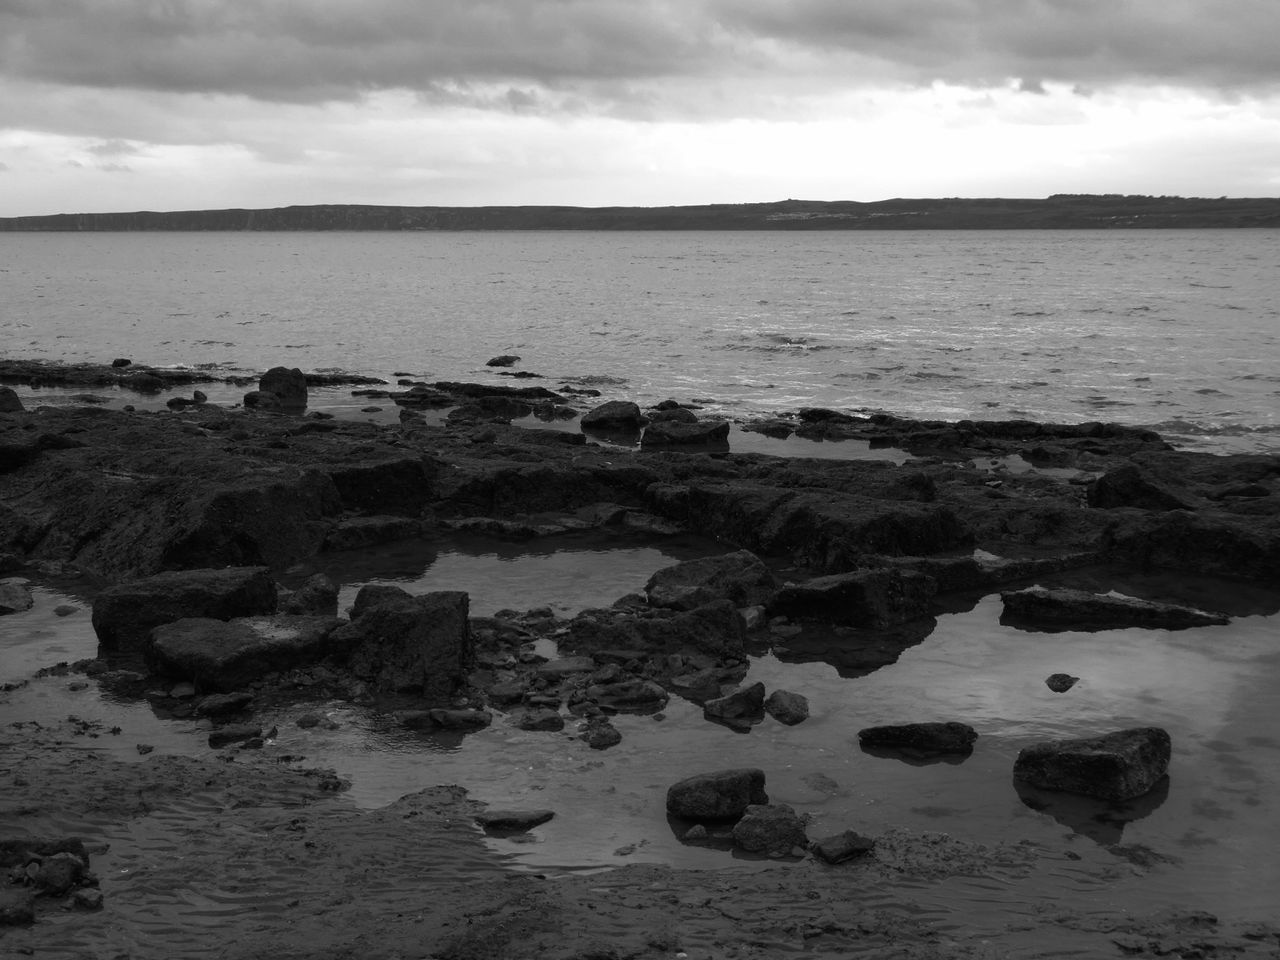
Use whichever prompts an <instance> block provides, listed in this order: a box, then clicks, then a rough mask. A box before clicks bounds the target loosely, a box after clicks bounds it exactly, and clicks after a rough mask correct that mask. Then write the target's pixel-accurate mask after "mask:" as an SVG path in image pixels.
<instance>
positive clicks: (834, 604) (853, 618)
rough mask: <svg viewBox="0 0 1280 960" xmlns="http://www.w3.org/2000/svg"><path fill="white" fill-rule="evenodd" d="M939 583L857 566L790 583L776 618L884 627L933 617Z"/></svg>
mask: <svg viewBox="0 0 1280 960" xmlns="http://www.w3.org/2000/svg"><path fill="white" fill-rule="evenodd" d="M937 591H938V584H937V581H936V580H934V579H933V577H930V576H927V575H926V574H922V573H916V572H913V571H910V570H857V571H854V572H852V573H837V574H832V575H830V576H825V577H815V578H814V579H812V580H808V581H806V582H804V583H797V584H787V585H786V586H784V587H783V588H782V589H781V590H779V591H778V593H777V595H776V596H775V597H774V598H773V600H772V602H771V603H770V604H769V615H770V616H775V617H776V616H785V617H790V618H792V619H798V620H822V621H826V622H830V623H837V624H842V625H846V626H853V627H871V628H882V627H890V626H895V625H897V624H900V623H906V622H908V621H910V620H916V619H921V618H924V617H928V616H929V615H930V613H931V610H930V604H931V602H932V600H933V597H934V594H936V593H937Z"/></svg>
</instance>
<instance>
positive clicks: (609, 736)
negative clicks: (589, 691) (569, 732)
mask: <svg viewBox="0 0 1280 960" xmlns="http://www.w3.org/2000/svg"><path fill="white" fill-rule="evenodd" d="M581 739H582V741H583V742H584V743H586V745H587V746H588V747H590V748H591V749H592V750H608V749H609V748H610V747H616V746H617V745H618V744H620V743H621V742H622V734H621V733H619V732H618V729H617V727H615V726H614V725H613V724H612V723H610V722H609V719H608V717H592V718H591V719H590V720H588V721H587V723H586V725H585V727H584V729H583V731H582V734H581Z"/></svg>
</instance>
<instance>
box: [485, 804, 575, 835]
mask: <svg viewBox="0 0 1280 960" xmlns="http://www.w3.org/2000/svg"><path fill="white" fill-rule="evenodd" d="M555 815H556V814H555V811H554V810H486V811H485V812H484V813H477V814H476V823H478V824H480V826H481V827H483V828H484V829H485V830H486V831H493V832H495V833H524V832H525V831H526V830H532V829H533V828H534V827H538V826H541V825H542V824H544V823H546V822H547V821H548V820H550V819H552V818H553V817H554V816H555Z"/></svg>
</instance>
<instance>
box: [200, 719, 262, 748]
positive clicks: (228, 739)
mask: <svg viewBox="0 0 1280 960" xmlns="http://www.w3.org/2000/svg"><path fill="white" fill-rule="evenodd" d="M261 736H262V728H261V727H254V726H250V725H248V724H234V725H232V726H227V727H218V728H217V729H216V730H214V731H213V732H212V733H210V734H209V746H211V747H213V748H214V749H215V750H216V749H218V748H219V747H225V746H228V745H229V744H232V743H243V742H244V741H246V740H256V739H258V738H259V737H261Z"/></svg>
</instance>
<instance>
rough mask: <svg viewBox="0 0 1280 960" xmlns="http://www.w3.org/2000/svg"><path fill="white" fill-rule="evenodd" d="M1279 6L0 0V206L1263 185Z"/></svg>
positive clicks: (1166, 1)
mask: <svg viewBox="0 0 1280 960" xmlns="http://www.w3.org/2000/svg"><path fill="white" fill-rule="evenodd" d="M1277 36H1280V0H0V216H13V215H20V214H41V213H55V212H75V211H104V210H138V209H151V210H174V209H193V208H206V207H261V206H282V205H286V204H293V203H386V204H410V205H418V204H445V205H474V204H516V203H529V204H544V203H563V204H581V205H588V206H600V205H608V204H638V205H662V204H683V203H701V202H743V201H757V200H778V199H784V198H786V197H800V198H806V199H849V200H878V199H884V198H888V197H896V196H913V197H919V196H1021V197H1037V196H1046V195H1048V194H1050V193H1060V192H1093V193H1115V192H1120V193H1151V194H1181V195H1184V196H1221V195H1229V196H1274V195H1277V194H1280V56H1277V54H1276V47H1275V37H1277Z"/></svg>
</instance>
